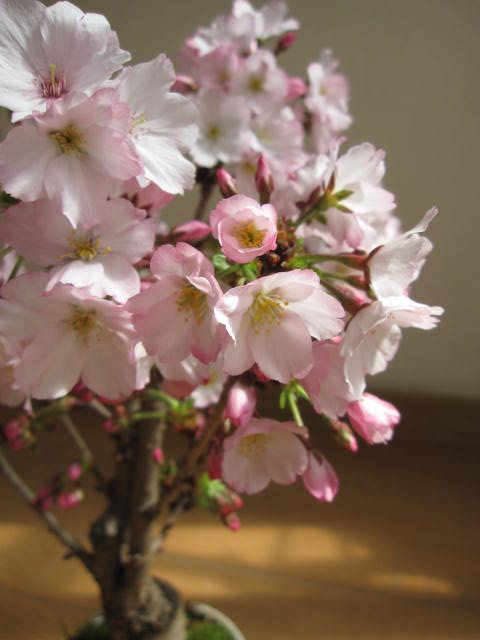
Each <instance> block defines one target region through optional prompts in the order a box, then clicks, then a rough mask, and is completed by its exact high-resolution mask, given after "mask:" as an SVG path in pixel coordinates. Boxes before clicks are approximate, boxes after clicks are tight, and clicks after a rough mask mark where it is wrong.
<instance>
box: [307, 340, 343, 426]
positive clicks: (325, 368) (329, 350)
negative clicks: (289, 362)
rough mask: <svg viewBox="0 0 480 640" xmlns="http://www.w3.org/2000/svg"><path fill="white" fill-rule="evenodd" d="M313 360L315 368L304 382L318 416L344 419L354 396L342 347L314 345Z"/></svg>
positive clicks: (317, 343)
mask: <svg viewBox="0 0 480 640" xmlns="http://www.w3.org/2000/svg"><path fill="white" fill-rule="evenodd" d="M313 357H314V365H313V367H312V369H311V370H310V371H309V372H308V374H307V375H306V376H305V378H302V379H301V384H302V386H303V387H304V388H305V391H306V392H307V393H308V395H309V396H310V399H311V401H312V403H313V406H314V408H315V411H316V412H317V413H323V412H325V413H326V414H327V415H328V416H330V417H332V418H338V417H340V416H343V415H344V414H345V411H346V410H347V407H348V403H349V402H350V401H351V400H353V396H352V393H351V390H350V387H349V385H348V383H347V380H346V379H345V373H344V365H345V360H344V358H343V357H342V356H341V355H340V346H339V345H338V344H337V343H335V342H315V343H314V344H313Z"/></svg>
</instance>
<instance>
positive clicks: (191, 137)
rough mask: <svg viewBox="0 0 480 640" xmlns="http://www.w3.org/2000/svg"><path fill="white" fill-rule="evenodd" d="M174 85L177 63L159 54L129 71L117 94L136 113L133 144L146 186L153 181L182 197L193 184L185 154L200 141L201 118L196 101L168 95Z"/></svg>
mask: <svg viewBox="0 0 480 640" xmlns="http://www.w3.org/2000/svg"><path fill="white" fill-rule="evenodd" d="M174 82H175V72H174V70H173V66H172V63H171V62H170V60H169V59H168V58H167V57H166V56H165V55H164V54H160V55H159V56H158V57H157V58H155V59H154V60H151V61H150V62H144V63H142V64H137V65H134V66H131V67H127V68H126V69H124V70H123V72H122V73H121V74H120V76H119V78H118V92H119V95H120V98H121V100H123V101H124V102H126V103H127V104H128V106H129V108H130V111H131V112H132V120H131V136H130V138H131V140H132V142H133V143H134V145H135V148H136V150H137V153H138V155H139V157H140V159H141V161H142V162H143V166H144V176H145V184H142V186H145V185H146V184H148V182H147V181H151V182H154V183H155V184H156V185H157V186H158V187H160V189H162V190H163V191H166V192H168V193H172V194H177V193H183V192H184V190H185V189H191V188H192V187H193V184H194V180H195V167H194V165H193V164H192V163H191V162H190V161H189V160H187V158H186V157H185V155H184V154H185V152H187V151H190V149H191V147H192V146H193V144H194V142H195V140H196V138H197V134H198V124H197V122H198V114H197V110H196V109H195V107H194V105H193V103H192V101H191V100H189V99H188V98H185V97H184V96H181V95H179V94H176V93H171V92H169V89H170V88H171V87H172V85H173V83H174ZM139 179H140V178H139ZM140 180H141V182H143V181H144V180H143V178H141V179H140Z"/></svg>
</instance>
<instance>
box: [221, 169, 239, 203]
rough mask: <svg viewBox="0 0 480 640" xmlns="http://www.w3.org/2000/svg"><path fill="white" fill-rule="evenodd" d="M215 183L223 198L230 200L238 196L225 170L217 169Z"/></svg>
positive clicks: (235, 186)
mask: <svg viewBox="0 0 480 640" xmlns="http://www.w3.org/2000/svg"><path fill="white" fill-rule="evenodd" d="M217 181H218V188H219V189H220V193H221V194H222V196H223V197H224V198H230V197H231V196H236V195H237V194H238V188H237V184H236V182H235V180H234V179H233V177H232V176H231V175H230V174H229V173H228V171H227V170H226V169H218V171H217Z"/></svg>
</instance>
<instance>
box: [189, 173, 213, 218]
mask: <svg viewBox="0 0 480 640" xmlns="http://www.w3.org/2000/svg"><path fill="white" fill-rule="evenodd" d="M214 186H215V183H214V182H211V181H206V182H202V183H201V191H200V200H199V201H198V204H197V208H196V209H195V213H194V215H193V219H194V220H201V219H202V218H203V216H204V215H205V211H206V208H207V204H208V201H209V200H210V196H211V195H212V191H213V188H214Z"/></svg>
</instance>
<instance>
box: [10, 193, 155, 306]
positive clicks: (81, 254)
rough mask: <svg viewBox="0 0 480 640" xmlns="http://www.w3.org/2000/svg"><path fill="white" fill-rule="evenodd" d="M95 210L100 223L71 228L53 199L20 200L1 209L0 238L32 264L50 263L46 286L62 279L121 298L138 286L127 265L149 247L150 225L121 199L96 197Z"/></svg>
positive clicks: (151, 239)
mask: <svg viewBox="0 0 480 640" xmlns="http://www.w3.org/2000/svg"><path fill="white" fill-rule="evenodd" d="M97 212H98V214H99V217H100V219H101V222H99V223H98V224H95V225H93V226H92V227H90V228H87V229H86V228H84V227H83V226H81V225H80V226H78V227H77V228H76V229H75V228H73V226H72V224H71V222H70V220H69V219H68V218H67V217H65V216H63V215H62V213H61V210H60V207H59V204H58V203H55V202H51V201H49V200H38V201H36V202H32V203H20V204H17V205H14V206H13V207H10V208H9V209H8V210H7V211H6V212H5V214H4V217H3V220H1V221H0V238H2V239H3V240H4V241H6V242H8V243H9V244H11V245H12V246H13V247H15V248H16V249H17V251H18V252H19V253H20V254H21V255H22V256H23V257H24V258H25V259H26V260H28V261H29V262H31V263H32V264H34V265H36V266H41V267H53V268H52V269H51V270H50V272H49V282H48V287H47V290H49V289H51V288H52V287H53V286H55V284H56V283H57V282H63V283H68V284H74V285H76V286H78V287H86V288H87V289H88V291H89V292H90V293H91V294H92V295H94V296H98V297H100V298H103V297H104V296H106V295H110V296H112V297H113V298H114V299H115V300H117V301H118V302H126V300H127V299H128V298H129V297H130V296H132V295H135V294H136V293H138V292H139V291H140V278H139V276H138V273H137V271H136V270H135V268H134V267H133V266H132V265H133V264H135V263H136V262H138V261H139V260H140V259H141V258H142V257H143V256H144V255H145V254H147V253H149V252H151V251H152V249H153V242H154V238H155V225H154V222H153V220H151V219H145V215H146V214H145V211H143V210H140V209H135V207H134V206H133V205H132V204H131V203H130V202H129V201H128V200H125V199H123V198H116V199H113V200H108V201H104V202H99V203H98V206H97Z"/></svg>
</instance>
